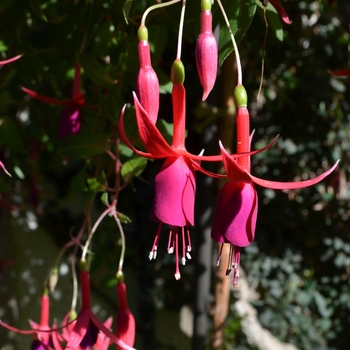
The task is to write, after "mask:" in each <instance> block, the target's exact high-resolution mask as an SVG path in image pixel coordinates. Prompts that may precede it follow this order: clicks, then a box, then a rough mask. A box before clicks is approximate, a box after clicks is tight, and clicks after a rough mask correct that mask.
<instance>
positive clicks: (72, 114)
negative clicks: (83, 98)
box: [58, 103, 81, 139]
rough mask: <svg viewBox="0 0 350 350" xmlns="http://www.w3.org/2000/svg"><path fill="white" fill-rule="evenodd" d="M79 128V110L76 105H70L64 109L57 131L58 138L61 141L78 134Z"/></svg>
mask: <svg viewBox="0 0 350 350" xmlns="http://www.w3.org/2000/svg"><path fill="white" fill-rule="evenodd" d="M80 127H81V109H80V106H79V105H78V104H76V103H70V104H68V105H67V106H66V108H65V109H64V111H63V113H62V116H61V120H60V126H59V129H58V138H59V139H62V138H64V137H66V136H68V135H74V134H77V133H79V131H80Z"/></svg>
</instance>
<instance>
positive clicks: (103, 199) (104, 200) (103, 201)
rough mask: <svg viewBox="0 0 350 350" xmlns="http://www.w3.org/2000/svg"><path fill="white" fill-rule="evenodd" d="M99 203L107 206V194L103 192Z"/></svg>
mask: <svg viewBox="0 0 350 350" xmlns="http://www.w3.org/2000/svg"><path fill="white" fill-rule="evenodd" d="M101 201H102V203H103V204H104V205H105V206H108V205H109V203H108V192H103V193H102V195H101Z"/></svg>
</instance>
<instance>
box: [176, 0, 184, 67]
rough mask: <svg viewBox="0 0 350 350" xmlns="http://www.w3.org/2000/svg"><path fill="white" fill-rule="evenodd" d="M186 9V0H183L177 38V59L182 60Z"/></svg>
mask: <svg viewBox="0 0 350 350" xmlns="http://www.w3.org/2000/svg"><path fill="white" fill-rule="evenodd" d="M185 10H186V0H182V9H181V16H180V25H179V37H178V40H177V53H176V59H177V60H181V48H182V33H183V29H184V20H185Z"/></svg>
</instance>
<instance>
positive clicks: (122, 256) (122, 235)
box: [113, 211, 125, 275]
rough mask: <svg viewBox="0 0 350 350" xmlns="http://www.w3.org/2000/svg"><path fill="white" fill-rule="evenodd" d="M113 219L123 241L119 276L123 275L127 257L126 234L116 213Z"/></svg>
mask: <svg viewBox="0 0 350 350" xmlns="http://www.w3.org/2000/svg"><path fill="white" fill-rule="evenodd" d="M113 217H114V219H115V221H116V223H117V226H118V229H119V232H120V238H121V240H122V250H121V252H120V257H119V264H118V272H117V275H120V274H122V273H123V264H124V256H125V234H124V230H123V226H122V224H121V222H120V220H119V218H118V214H117V212H116V211H114V212H113Z"/></svg>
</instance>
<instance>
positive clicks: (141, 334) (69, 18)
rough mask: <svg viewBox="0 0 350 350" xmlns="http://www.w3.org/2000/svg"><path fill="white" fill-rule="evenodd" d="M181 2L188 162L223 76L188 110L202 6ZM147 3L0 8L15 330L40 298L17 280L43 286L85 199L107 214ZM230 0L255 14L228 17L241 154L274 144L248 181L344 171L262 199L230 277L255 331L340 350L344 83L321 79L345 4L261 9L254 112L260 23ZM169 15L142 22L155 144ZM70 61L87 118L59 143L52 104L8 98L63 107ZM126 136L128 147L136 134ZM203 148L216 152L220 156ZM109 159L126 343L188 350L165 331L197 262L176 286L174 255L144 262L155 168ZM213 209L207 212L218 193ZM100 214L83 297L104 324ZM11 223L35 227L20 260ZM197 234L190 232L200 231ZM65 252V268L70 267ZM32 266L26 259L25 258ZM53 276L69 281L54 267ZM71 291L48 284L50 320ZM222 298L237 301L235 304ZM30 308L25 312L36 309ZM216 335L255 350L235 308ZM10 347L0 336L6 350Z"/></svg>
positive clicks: (166, 112)
mask: <svg viewBox="0 0 350 350" xmlns="http://www.w3.org/2000/svg"><path fill="white" fill-rule="evenodd" d="M187 2H188V5H187V12H186V19H185V29H184V46H183V54H182V55H183V57H182V60H183V62H184V65H185V68H186V81H185V87H186V90H187V115H188V119H187V123H188V125H187V127H188V133H189V138H188V149H189V150H190V151H191V152H192V153H199V151H200V143H198V142H196V141H193V140H198V139H199V138H200V135H201V133H203V132H204V130H205V129H206V128H208V127H210V126H212V125H214V124H218V122H219V121H220V116H221V113H222V110H221V109H220V108H218V107H219V103H220V102H219V101H220V94H221V92H220V88H221V87H222V86H223V83H221V82H222V81H223V80H225V76H221V77H220V81H218V83H217V86H216V89H215V90H214V91H213V92H212V94H211V96H210V98H209V101H208V103H205V104H204V103H200V102H199V101H200V98H201V95H202V89H201V86H200V84H199V79H198V76H197V73H196V68H195V59H194V47H195V41H196V38H197V36H198V33H199V12H200V2H199V1H193V0H188V1H187ZM153 3H154V2H153V1H151V0H149V1H146V0H142V1H140V0H139V1H134V2H132V4H128V5H127V6H126V8H127V9H128V10H130V12H128V24H127V23H126V22H125V19H124V15H123V8H124V3H123V1H120V0H90V1H89V0H86V1H83V0H80V1H79V0H76V1H71V0H59V1H58V0H48V1H44V0H42V1H41V3H40V2H39V1H37V0H24V1H23V0H1V1H0V57H1V59H7V58H10V57H12V56H15V55H17V54H20V53H24V55H23V57H22V58H21V59H20V60H18V61H16V62H14V63H12V64H9V65H5V66H2V67H1V69H0V155H1V160H2V161H3V163H4V164H5V165H6V167H7V169H8V170H9V171H10V172H11V173H12V178H7V177H6V176H5V175H2V176H1V178H0V190H1V222H2V225H3V227H4V230H2V232H1V234H0V235H1V236H2V239H3V240H4V241H3V242H4V243H3V244H2V247H3V249H2V250H1V255H0V258H1V259H3V260H5V259H7V260H14V265H13V266H12V267H9V266H6V267H4V268H3V278H2V280H0V285H1V288H2V289H0V293H3V295H6V298H5V297H0V300H1V301H3V300H4V302H2V303H1V304H3V305H0V312H1V314H0V317H1V318H2V319H4V320H7V321H9V320H10V321H12V322H14V323H15V324H17V325H21V326H22V328H27V326H26V322H27V319H28V318H29V317H30V318H33V319H34V318H35V315H34V316H32V314H26V313H25V312H23V311H21V306H22V302H23V300H22V299H23V298H24V297H25V296H26V290H28V295H29V294H30V295H31V297H32V298H33V299H32V300H38V295H39V294H38V293H40V289H41V287H40V286H36V287H37V288H36V290H35V291H34V292H33V291H30V288H29V287H28V289H26V288H27V287H25V286H24V285H23V283H20V281H21V280H25V276H26V275H25V274H24V271H27V272H28V271H30V273H31V274H32V275H33V276H34V275H35V274H36V273H37V272H38V269H37V268H36V267H35V265H36V264H37V265H38V264H39V263H35V261H36V262H38V261H39V260H40V261H42V260H41V259H44V260H43V261H44V262H45V264H47V265H46V266H44V272H43V276H44V275H45V271H46V270H48V269H49V268H50V267H51V264H52V263H53V261H54V256H55V254H57V250H58V249H60V248H61V247H62V246H63V245H64V244H65V243H66V242H67V241H69V240H70V237H71V235H76V234H77V232H78V230H79V228H80V226H81V224H82V222H83V219H84V212H85V210H86V207H87V203H88V201H90V200H91V199H92V198H95V200H94V207H93V210H92V218H91V222H92V223H93V222H94V221H95V220H96V218H97V217H98V216H99V215H100V213H101V212H102V211H103V210H104V206H103V204H102V201H101V200H100V197H101V194H102V193H105V192H106V191H107V192H108V188H110V187H112V186H113V185H114V181H115V173H114V171H115V164H114V161H113V160H112V159H111V158H110V157H109V155H108V154H107V153H106V150H109V151H111V152H113V153H114V152H115V151H116V150H115V139H116V137H118V131H117V120H118V116H119V113H120V111H121V108H122V107H123V105H124V104H125V103H128V104H130V105H128V109H127V113H128V116H129V114H130V118H131V116H132V115H133V108H132V94H131V91H132V90H134V85H135V80H136V75H137V72H138V57H137V29H138V25H139V23H140V19H141V15H142V13H143V11H144V10H145V9H146V8H147V7H148V6H150V5H152V4H153ZM241 3H243V4H245V6H246V8H248V5H249V6H253V7H254V11H252V10H251V9H250V10H249V11H250V12H249V11H248V12H247V14H246V18H245V19H244V20H240V18H241V17H239V16H238V14H237V13H235V12H234V11H233V12H232V15H231V18H230V19H232V20H233V21H236V22H235V23H236V25H238V27H237V29H238V36H239V39H241V41H240V43H239V49H240V54H241V58H242V63H243V79H244V80H243V81H244V85H245V87H246V89H247V92H248V96H249V101H250V104H249V109H250V112H251V116H252V129H255V136H254V140H253V148H257V147H260V146H261V145H264V144H266V142H267V141H268V140H271V139H272V138H273V137H274V136H275V135H276V134H280V135H281V136H280V137H279V139H278V141H277V144H276V145H275V146H273V147H272V148H271V149H269V150H268V151H266V152H263V153H260V154H258V155H256V156H254V157H252V169H253V172H254V175H256V176H259V177H262V178H266V179H271V180H277V181H292V180H299V179H306V178H308V176H314V175H316V174H319V173H320V172H321V171H324V170H325V169H327V168H328V167H329V166H330V165H331V164H333V163H334V162H335V161H336V160H337V159H340V160H341V162H340V167H339V168H338V169H337V170H336V171H335V172H334V173H332V174H331V175H330V176H329V177H328V178H327V179H326V180H324V181H323V182H322V183H320V184H318V185H316V186H314V187H311V188H307V189H304V190H298V191H288V192H286V191H283V192H281V191H273V190H268V189H262V188H258V193H259V216H258V225H257V232H256V240H255V242H254V243H253V244H252V245H251V246H250V247H248V248H247V249H245V250H244V251H243V252H242V268H243V269H244V270H245V271H246V274H247V278H248V281H249V284H250V286H251V288H252V289H255V291H256V292H257V293H258V295H259V297H258V298H257V299H256V300H254V301H252V303H253V305H254V307H255V308H256V309H257V310H258V317H259V320H260V322H261V324H262V325H263V327H265V328H267V329H268V330H270V331H271V333H272V334H273V335H275V336H276V337H277V338H279V339H280V340H282V341H284V342H288V343H291V344H294V345H295V346H296V347H297V348H298V349H314V350H316V349H317V350H322V349H345V348H347V347H348V344H349V341H350V338H349V331H348V330H349V327H350V316H349V315H350V283H349V274H350V242H349V229H350V224H349V214H350V206H349V199H350V186H349V166H350V158H349V152H350V142H349V140H350V105H349V102H350V97H349V94H350V78H340V77H334V76H332V75H331V74H330V73H329V71H330V70H337V69H345V68H350V52H349V49H350V37H349V28H348V24H349V23H350V6H349V4H348V2H347V1H346V0H338V1H331V0H328V1H326V0H324V1H312V0H307V1H295V0H294V1H293V0H285V1H282V0H281V3H282V4H283V6H284V7H285V8H286V10H287V12H288V14H289V16H290V18H291V19H292V21H293V23H292V24H291V25H289V26H287V25H285V24H282V23H281V21H280V20H279V18H278V17H277V19H276V16H274V15H273V14H270V15H271V16H272V17H271V18H273V20H271V22H270V23H269V31H268V36H267V41H266V47H265V73H264V78H263V85H262V92H261V95H260V99H259V101H257V95H258V88H259V83H260V75H261V60H262V47H263V42H264V34H265V23H264V20H263V12H262V9H261V6H260V5H259V4H257V3H256V2H255V1H251V0H249V1H247V2H242V1H239V0H237V1H232V2H229V1H223V4H224V6H235V5H239V4H241ZM129 5H132V6H130V8H129ZM179 13H180V5H179V4H177V5H174V6H171V7H168V8H166V9H162V10H158V11H155V12H152V13H151V14H150V15H149V17H148V21H147V27H148V30H149V42H150V45H151V51H152V63H153V66H154V68H155V70H156V72H157V74H158V76H159V80H160V84H161V93H162V96H161V107H160V113H159V117H160V120H159V122H158V126H159V128H160V129H161V130H162V133H163V134H164V135H165V136H166V137H170V134H171V127H170V125H169V123H171V96H170V94H169V92H170V91H171V84H170V82H169V81H170V80H169V71H170V67H171V64H172V62H173V60H174V59H175V52H176V40H177V32H178V21H179ZM213 13H214V22H215V25H218V24H219V23H222V19H221V17H220V14H219V11H218V9H217V7H216V5H215V4H214V5H213ZM240 21H241V22H240ZM250 23H251V25H250V26H249V24H250ZM221 36H222V37H221V41H220V42H221V51H220V58H221V59H224V57H225V56H226V54H227V52H226V51H225V44H224V43H225V40H224V39H225V34H221ZM76 62H79V63H80V64H81V65H82V67H83V75H82V85H81V87H82V91H83V93H84V96H85V100H86V104H88V105H92V106H99V109H98V110H94V109H85V108H84V109H83V121H82V129H81V132H80V134H79V135H74V136H70V137H67V138H64V139H61V140H59V139H58V138H57V131H58V125H59V121H60V116H61V114H62V111H63V108H64V107H62V106H53V105H48V104H45V103H43V102H40V101H37V100H33V99H30V98H29V97H27V96H26V95H25V94H24V93H23V92H22V91H21V89H20V87H21V86H24V87H27V88H30V89H33V90H36V91H37V92H39V93H41V94H44V95H46V96H51V97H55V98H59V99H69V97H70V94H71V85H72V79H73V68H74V64H75V63H76ZM219 74H220V72H219ZM131 119H132V118H131ZM127 129H128V130H127V133H128V135H132V136H134V138H135V144H139V145H140V141H137V133H136V130H135V124H132V123H131V124H129V125H127ZM213 137H217V135H213ZM137 142H139V143H137ZM216 144H217V143H216ZM232 144H234V140H233V142H232ZM211 151H212V152H218V148H217V147H216V148H215V147H214V149H213V150H211ZM120 159H121V161H122V163H123V168H122V176H123V181H124V182H123V183H124V184H125V187H124V188H123V190H122V191H121V192H120V194H119V199H118V211H119V212H120V213H123V215H124V216H123V220H124V221H125V225H124V227H125V232H126V239H127V254H126V261H125V275H126V280H127V283H128V284H129V293H130V300H131V308H132V310H133V312H134V313H135V316H136V321H137V327H138V328H137V343H136V347H137V348H139V349H152V350H154V349H184V348H190V341H189V339H188V337H184V339H182V338H180V336H179V330H178V329H175V327H176V325H174V319H176V320H177V319H178V317H179V316H178V315H179V310H181V309H182V308H183V306H184V305H191V303H192V301H193V300H194V298H195V295H194V289H193V284H194V280H195V279H196V275H195V273H194V271H195V269H194V263H191V262H189V263H188V264H187V265H186V266H185V267H184V268H183V269H182V278H181V280H180V281H175V280H174V277H173V269H174V266H173V258H172V257H171V256H168V255H167V254H165V244H166V242H163V241H161V247H160V248H159V257H158V258H157V260H156V262H154V261H152V262H150V261H148V253H149V250H150V248H151V244H152V241H153V237H154V234H155V232H156V225H155V224H154V223H152V222H150V220H149V212H150V206H151V202H152V183H153V179H154V176H155V175H156V173H157V171H158V170H159V169H160V166H161V162H159V161H148V162H146V161H145V160H144V159H141V158H139V157H136V156H135V155H133V154H132V152H131V151H130V150H129V149H128V148H126V147H125V146H123V145H121V147H120ZM215 186H217V185H216V184H215ZM212 201H213V204H214V203H215V198H212ZM10 212H11V214H9V213H10ZM198 215H200V213H198ZM107 219H108V218H107ZM107 219H106V220H104V221H103V223H102V225H101V226H100V229H99V230H98V234H96V236H95V238H94V242H93V251H94V255H93V256H92V270H91V273H92V281H93V287H92V288H93V291H94V292H95V294H96V296H97V297H100V299H101V300H103V301H104V310H108V311H107V312H108V313H110V312H115V310H116V308H117V304H116V301H115V300H116V299H115V293H114V289H113V288H114V284H115V278H114V276H115V271H116V267H117V264H118V259H119V253H120V241H119V234H118V231H117V228H116V227H115V224H114V223H112V221H110V220H107ZM23 225H24V226H25V227H27V229H26V230H24V229H22V230H24V231H25V232H27V233H28V232H30V231H35V235H32V236H31V237H32V240H33V242H34V243H35V244H34V246H33V247H32V248H31V249H32V250H31V252H30V253H28V251H25V246H24V245H23V244H18V239H20V240H22V238H20V237H21V236H20V234H18V230H19V227H22V226H23ZM193 231H194V236H195V235H196V229H195V228H194V230H193ZM16 232H17V233H16ZM21 234H23V232H22V233H21ZM5 236H6V237H5ZM44 236H45V238H43V237H44ZM47 237H49V239H50V240H51V241H52V242H53V244H52V250H50V254H49V257H46V258H43V257H42V256H41V254H42V251H43V250H45V249H49V248H47V246H46V245H45V244H46V243H45V244H44V242H46V240H47ZM5 238H6V239H7V240H6V242H5ZM27 238H28V237H27ZM83 238H86V236H84V237H83ZM163 239H164V238H163ZM21 249H22V250H21ZM50 249H51V248H50ZM69 253H70V252H68V254H67V255H66V256H65V257H64V258H63V259H62V262H61V264H62V266H63V265H64V264H65V265H64V266H66V267H67V266H68V261H69ZM28 254H29V255H28ZM195 255H196V247H194V256H195ZM50 257H51V258H52V261H50ZM33 258H35V259H38V260H35V261H34V263H33ZM78 258H79V256H78ZM208 258H209V259H210V260H213V261H214V258H212V257H208ZM30 259H31V260H30ZM30 261H31V263H30ZM40 264H41V265H42V263H40ZM40 264H39V265H40ZM212 269H213V271H214V269H215V267H214V264H213V267H212ZM60 271H61V274H62V275H66V274H67V272H64V271H66V270H65V269H61V270H60ZM62 271H63V272H62ZM209 272H210V271H209ZM209 272H208V273H209ZM38 273H39V272H38ZM41 275H42V272H40V276H41ZM43 276H42V277H40V278H42V279H43V278H44V277H43ZM40 278H38V277H37V276H36V278H34V279H32V280H31V284H32V285H31V286H32V287H33V285H35V284H37V283H39V284H40V283H42V281H41V280H40ZM26 281H27V282H28V279H27V280H26ZM28 283H29V282H28ZM70 286H71V281H70V279H69V278H66V279H62V278H61V279H60V280H59V284H58V288H63V289H64V290H67V289H68V292H64V293H62V295H63V294H65V295H66V294H68V297H67V299H66V300H65V302H64V303H63V304H64V305H65V309H64V308H63V307H62V306H61V307H58V308H57V305H56V309H55V310H56V311H54V312H56V313H53V315H52V317H58V318H62V317H63V316H64V314H65V313H66V312H67V311H68V309H69V298H70V296H69V287H70ZM0 295H1V294H0ZM21 298H22V299H21ZM55 298H56V299H55ZM62 298H63V297H62V296H59V295H56V297H54V299H55V300H54V301H53V302H52V304H53V305H54V304H55V301H56V303H58V304H60V303H62V300H63V299H62ZM5 300H6V301H5ZM13 300H17V304H16V303H15V304H16V305H18V309H19V312H14V311H13V310H14V309H16V308H15V307H10V306H9V305H13ZM10 301H11V302H12V304H11V303H10ZM231 302H232V303H234V302H235V299H234V297H233V296H232V299H231ZM38 305H39V304H38V303H37V304H35V303H34V306H35V307H36V308H38ZM105 313H106V312H105ZM36 317H38V311H37V313H36ZM171 322H172V323H171ZM164 324H165V325H169V327H166V328H167V332H169V334H168V333H167V335H166V337H164V334H162V332H164ZM169 329H170V330H174V332H173V333H172V332H171V331H169ZM189 333H191V332H189ZM208 334H209V333H208ZM225 336H226V338H225V339H226V340H225V341H226V343H225V348H226V349H233V348H234V349H252V348H253V347H252V345H251V344H249V343H248V342H247V339H246V336H245V334H244V333H243V332H242V330H241V327H240V319H239V318H238V317H237V315H235V313H234V311H232V312H230V315H229V317H228V319H227V327H226V330H225ZM208 338H209V335H208ZM18 341H19V340H18V339H13V337H12V339H11V337H10V338H9V334H8V332H6V331H4V330H0V347H1V346H3V349H5V346H10V344H16V342H18ZM208 343H209V339H208ZM5 344H7V345H5ZM17 344H18V343H17ZM21 344H24V343H21ZM22 346H23V347H22ZM25 346H28V345H21V347H16V346H15V347H14V348H15V349H17V348H18V349H25ZM6 349H8V348H6Z"/></svg>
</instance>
